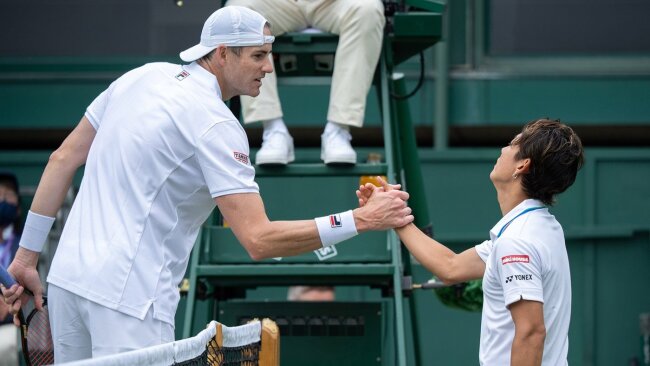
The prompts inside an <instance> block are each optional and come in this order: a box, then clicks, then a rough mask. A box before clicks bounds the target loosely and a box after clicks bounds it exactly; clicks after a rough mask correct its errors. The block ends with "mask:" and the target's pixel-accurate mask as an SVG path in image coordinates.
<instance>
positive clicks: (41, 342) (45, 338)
mask: <svg viewBox="0 0 650 366" xmlns="http://www.w3.org/2000/svg"><path fill="white" fill-rule="evenodd" d="M27 319H28V320H27V332H26V333H27V334H25V337H26V343H27V344H26V345H27V356H28V358H29V361H30V363H31V366H40V365H51V364H53V363H54V344H53V343H52V331H51V329H50V321H49V316H48V312H47V307H45V308H43V311H37V310H32V313H31V314H30V315H29V317H28V318H27Z"/></svg>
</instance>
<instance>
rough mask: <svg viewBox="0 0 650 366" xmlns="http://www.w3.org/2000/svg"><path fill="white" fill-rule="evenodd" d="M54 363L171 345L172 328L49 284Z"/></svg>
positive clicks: (159, 321)
mask: <svg viewBox="0 0 650 366" xmlns="http://www.w3.org/2000/svg"><path fill="white" fill-rule="evenodd" d="M47 303H48V309H49V311H50V325H51V327H52V340H53V341H54V361H55V362H56V363H61V362H70V361H76V360H81V359H86V358H91V357H99V356H104V355H111V354H116V353H121V352H126V351H131V350H135V349H140V348H145V347H150V346H155V345H158V344H162V343H167V342H172V341H174V325H173V324H169V323H166V322H163V321H161V320H157V319H154V318H153V307H152V308H150V309H149V312H148V313H147V315H146V317H145V319H144V320H140V319H138V318H135V317H132V316H130V315H126V314H123V313H121V312H119V311H116V310H112V309H109V308H107V307H105V306H102V305H99V304H97V303H94V302H92V301H89V300H86V299H84V298H83V297H80V296H77V295H75V294H73V293H72V292H69V291H66V290H64V289H62V288H60V287H57V286H54V285H52V284H49V286H48V296H47Z"/></svg>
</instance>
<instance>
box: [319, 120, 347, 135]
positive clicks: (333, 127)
mask: <svg viewBox="0 0 650 366" xmlns="http://www.w3.org/2000/svg"><path fill="white" fill-rule="evenodd" d="M337 130H346V131H350V126H348V125H342V124H340V123H336V122H332V121H327V124H326V125H325V131H324V132H323V133H324V134H325V135H329V134H330V133H332V132H335V131H337Z"/></svg>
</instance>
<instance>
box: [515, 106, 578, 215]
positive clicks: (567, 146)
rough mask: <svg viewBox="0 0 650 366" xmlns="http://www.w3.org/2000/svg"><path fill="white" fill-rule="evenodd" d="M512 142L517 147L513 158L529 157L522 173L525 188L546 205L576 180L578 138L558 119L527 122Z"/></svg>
mask: <svg viewBox="0 0 650 366" xmlns="http://www.w3.org/2000/svg"><path fill="white" fill-rule="evenodd" d="M513 144H514V145H517V146H518V147H519V152H518V153H517V156H516V157H515V158H516V159H518V160H520V159H530V168H529V170H528V173H526V174H523V175H522V185H523V189H524V192H525V193H526V194H527V195H528V197H530V198H534V199H538V200H540V201H542V202H543V203H544V204H546V205H552V204H553V203H554V202H555V196H557V195H558V194H560V193H562V192H564V191H566V189H567V188H569V187H570V186H571V185H572V184H573V182H575V180H576V176H577V174H578V170H579V169H580V168H581V167H582V164H583V162H584V152H583V148H582V142H581V141H580V138H579V137H578V135H577V134H576V133H575V132H574V131H573V129H571V127H569V126H567V125H565V124H563V123H561V122H560V121H559V120H557V121H553V120H549V119H545V118H544V119H538V120H535V121H531V122H529V123H528V124H526V125H525V126H524V128H523V129H522V130H521V134H520V135H519V136H517V138H516V139H515V140H514V141H513Z"/></svg>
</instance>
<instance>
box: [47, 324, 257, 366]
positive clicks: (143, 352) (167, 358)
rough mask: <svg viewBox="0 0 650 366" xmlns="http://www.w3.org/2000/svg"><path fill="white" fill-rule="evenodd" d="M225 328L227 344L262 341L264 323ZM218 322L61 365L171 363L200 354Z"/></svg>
mask: <svg viewBox="0 0 650 366" xmlns="http://www.w3.org/2000/svg"><path fill="white" fill-rule="evenodd" d="M221 327H222V331H223V347H225V348H229V347H242V346H245V345H248V344H251V343H257V342H260V335H261V332H262V323H261V322H260V321H254V322H251V323H249V324H246V325H242V326H239V327H226V326H224V325H222V326H221ZM216 328H217V322H216V321H212V322H210V324H208V327H207V328H206V329H205V330H203V331H201V332H200V333H199V334H197V335H196V336H194V337H192V338H186V339H182V340H179V341H175V342H170V343H165V344H161V345H158V346H153V347H147V348H143V349H139V350H134V351H129V352H124V353H120V354H117V355H109V356H102V357H97V358H91V359H86V360H80V361H75V362H70V363H64V364H59V365H64V366H132V365H148V366H169V365H173V364H175V363H178V362H183V361H186V360H190V359H193V358H196V357H199V356H200V355H201V354H202V353H203V352H205V350H206V348H207V344H208V342H210V340H211V339H212V338H213V337H214V336H215V334H216Z"/></svg>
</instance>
